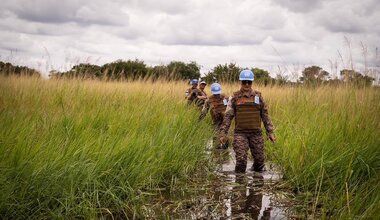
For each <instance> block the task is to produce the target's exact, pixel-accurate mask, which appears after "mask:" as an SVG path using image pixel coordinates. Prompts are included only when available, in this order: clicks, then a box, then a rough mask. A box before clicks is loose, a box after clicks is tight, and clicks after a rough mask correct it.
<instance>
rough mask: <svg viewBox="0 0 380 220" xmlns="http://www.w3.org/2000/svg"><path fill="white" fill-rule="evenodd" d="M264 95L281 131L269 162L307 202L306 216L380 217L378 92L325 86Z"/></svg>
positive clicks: (272, 92)
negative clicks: (276, 164)
mask: <svg viewBox="0 0 380 220" xmlns="http://www.w3.org/2000/svg"><path fill="white" fill-rule="evenodd" d="M262 92H263V93H264V92H265V94H266V96H265V97H270V98H267V99H266V100H267V102H268V105H270V106H272V107H271V108H270V111H271V116H272V118H273V120H274V125H275V126H276V128H277V129H276V134H277V139H278V143H276V145H271V144H268V145H267V152H268V157H269V158H271V160H274V161H276V162H277V163H278V164H279V165H280V166H281V167H282V168H283V169H284V174H285V178H286V180H287V181H288V183H290V184H291V185H292V186H293V187H294V191H295V192H296V193H297V194H296V195H297V196H298V197H299V198H303V199H305V203H304V204H305V207H304V208H305V210H309V211H305V213H308V215H314V217H316V216H318V212H320V214H321V216H320V217H318V218H322V219H323V218H331V219H360V218H364V219H372V218H374V217H376V216H378V214H379V211H378V207H379V205H380V184H379V182H380V163H379V158H380V151H379V149H378V147H379V146H380V139H379V137H380V118H379V116H380V95H379V90H378V89H376V88H363V89H353V87H351V86H341V87H329V86H321V87H317V88H302V87H298V88H292V89H288V88H286V87H283V88H281V92H279V91H277V90H270V91H265V90H264V91H262ZM331 198H334V199H331ZM317 207H320V209H319V211H318V209H317ZM305 218H307V219H308V218H313V216H307V217H305Z"/></svg>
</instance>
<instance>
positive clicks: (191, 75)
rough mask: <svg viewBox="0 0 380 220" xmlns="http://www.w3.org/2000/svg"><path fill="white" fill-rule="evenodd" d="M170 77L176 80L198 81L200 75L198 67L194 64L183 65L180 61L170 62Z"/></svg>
mask: <svg viewBox="0 0 380 220" xmlns="http://www.w3.org/2000/svg"><path fill="white" fill-rule="evenodd" d="M167 68H168V71H169V73H170V76H175V77H176V79H198V78H199V77H200V76H201V74H200V67H199V65H198V64H197V63H196V62H190V63H189V64H185V63H184V62H181V61H172V62H170V63H169V65H168V67H167Z"/></svg>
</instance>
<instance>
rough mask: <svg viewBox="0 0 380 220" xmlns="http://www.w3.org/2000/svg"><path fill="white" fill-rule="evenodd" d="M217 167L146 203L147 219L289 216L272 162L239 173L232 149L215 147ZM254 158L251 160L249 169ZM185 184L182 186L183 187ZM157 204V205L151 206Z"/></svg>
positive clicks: (278, 176)
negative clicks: (236, 170)
mask: <svg viewBox="0 0 380 220" xmlns="http://www.w3.org/2000/svg"><path fill="white" fill-rule="evenodd" d="M210 156H212V157H213V158H214V159H215V162H216V164H217V167H215V171H214V173H213V174H212V175H209V176H207V177H199V178H195V179H194V180H192V181H191V182H189V183H186V184H180V185H181V186H182V187H180V188H176V189H172V191H171V192H166V191H160V192H159V193H157V194H159V195H160V196H159V197H157V196H156V197H157V198H154V199H153V201H150V204H146V206H145V207H146V208H145V209H146V215H145V217H147V218H157V217H158V218H161V217H165V216H166V217H169V218H171V219H287V216H288V215H287V210H288V207H289V204H288V199H287V193H286V192H284V191H281V190H276V188H277V187H275V186H277V185H278V184H280V183H281V182H282V180H281V179H282V174H281V173H280V172H279V170H278V169H276V168H275V166H274V165H272V164H269V163H268V164H266V167H267V171H265V172H264V173H257V172H252V171H249V169H247V172H246V173H245V174H236V173H235V172H234V169H235V160H234V158H235V157H234V153H233V151H232V150H212V151H210ZM251 166H252V161H249V162H248V166H247V167H248V168H249V167H251ZM184 185H185V186H186V187H185V188H183V186H184ZM152 204H154V205H152Z"/></svg>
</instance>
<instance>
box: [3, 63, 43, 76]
mask: <svg viewBox="0 0 380 220" xmlns="http://www.w3.org/2000/svg"><path fill="white" fill-rule="evenodd" d="M0 75H6V76H8V75H19V76H20V75H23V76H36V77H40V76H41V74H40V72H38V71H37V70H35V69H31V68H29V67H26V66H18V65H16V66H15V65H13V64H11V63H9V62H7V63H4V62H2V61H0Z"/></svg>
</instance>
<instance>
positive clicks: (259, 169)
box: [251, 163, 266, 173]
mask: <svg viewBox="0 0 380 220" xmlns="http://www.w3.org/2000/svg"><path fill="white" fill-rule="evenodd" d="M251 171H255V172H258V173H263V172H265V171H266V168H265V164H255V163H253V164H252V167H251Z"/></svg>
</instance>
